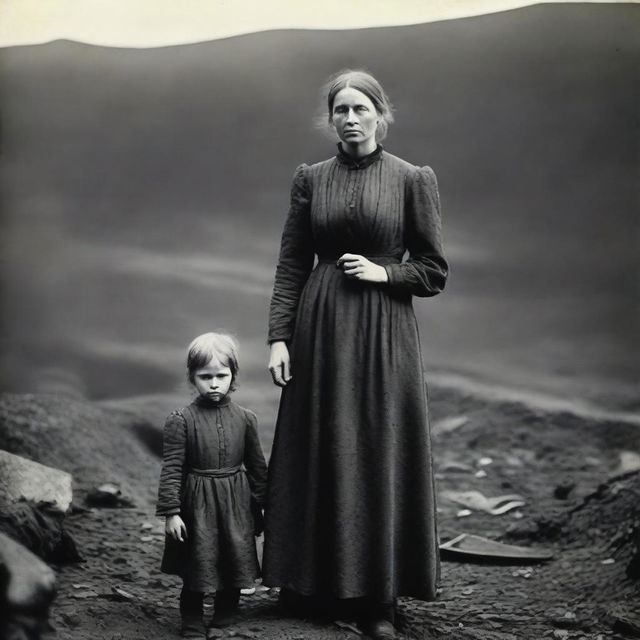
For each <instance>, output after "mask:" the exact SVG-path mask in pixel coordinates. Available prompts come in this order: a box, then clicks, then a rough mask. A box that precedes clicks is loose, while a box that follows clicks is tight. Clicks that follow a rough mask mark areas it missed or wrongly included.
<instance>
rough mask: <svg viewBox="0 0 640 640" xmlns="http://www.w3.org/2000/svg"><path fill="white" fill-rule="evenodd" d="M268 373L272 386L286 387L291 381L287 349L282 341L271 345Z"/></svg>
mask: <svg viewBox="0 0 640 640" xmlns="http://www.w3.org/2000/svg"><path fill="white" fill-rule="evenodd" d="M269 371H270V372H271V377H272V378H273V384H277V385H278V386H279V387H286V386H287V383H288V382H289V381H290V380H291V378H292V376H291V363H290V360H289V349H288V348H287V343H286V342H284V340H278V341H276V342H272V343H271V356H270V357H269Z"/></svg>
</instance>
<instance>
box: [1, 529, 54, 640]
mask: <svg viewBox="0 0 640 640" xmlns="http://www.w3.org/2000/svg"><path fill="white" fill-rule="evenodd" d="M55 588H56V577H55V573H54V572H53V570H52V569H51V568H50V567H49V566H47V565H46V564H45V563H44V562H42V560H40V558H38V557H37V556H35V555H34V554H33V553H31V552H30V551H29V550H28V549H27V548H26V547H24V546H23V545H21V544H20V543H19V542H16V541H15V540H12V539H11V538H10V537H9V536H7V535H4V534H3V533H0V610H2V611H3V614H4V615H3V616H2V618H0V620H2V622H0V637H2V638H13V637H15V638H22V637H24V638H34V639H35V638H39V637H40V633H41V632H43V631H44V630H45V629H46V628H47V624H48V617H49V605H50V604H51V602H52V600H53V598H54V597H55Z"/></svg>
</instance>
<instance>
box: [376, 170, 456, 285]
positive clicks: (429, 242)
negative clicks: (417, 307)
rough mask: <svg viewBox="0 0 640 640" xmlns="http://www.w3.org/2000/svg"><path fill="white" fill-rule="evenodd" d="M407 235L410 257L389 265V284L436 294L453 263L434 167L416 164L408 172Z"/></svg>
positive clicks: (387, 268)
mask: <svg viewBox="0 0 640 640" xmlns="http://www.w3.org/2000/svg"><path fill="white" fill-rule="evenodd" d="M404 237H405V246H406V248H407V250H408V251H409V258H408V259H407V260H406V261H405V262H402V263H400V264H391V265H387V266H385V269H386V271H387V275H388V277H389V283H388V284H389V287H390V288H391V289H392V290H395V291H397V292H399V293H406V294H411V295H414V296H420V297H428V296H435V295H436V294H438V293H440V292H441V291H442V290H443V289H444V285H445V282H446V279H447V274H448V271H449V266H448V264H447V261H446V259H445V257H444V255H443V252H442V236H441V220H440V197H439V195H438V183H437V181H436V175H435V173H434V172H433V170H432V169H431V168H430V167H422V168H419V167H416V168H415V171H414V172H413V173H412V174H410V175H408V176H407V182H406V185H405V230H404Z"/></svg>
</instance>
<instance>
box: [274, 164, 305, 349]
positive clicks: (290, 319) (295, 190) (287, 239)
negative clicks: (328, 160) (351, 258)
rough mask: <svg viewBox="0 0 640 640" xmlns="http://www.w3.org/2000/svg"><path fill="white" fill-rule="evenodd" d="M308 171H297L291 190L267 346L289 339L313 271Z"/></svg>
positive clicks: (303, 168)
mask: <svg viewBox="0 0 640 640" xmlns="http://www.w3.org/2000/svg"><path fill="white" fill-rule="evenodd" d="M307 170H308V167H307V165H305V164H301V165H300V166H299V167H298V168H297V169H296V172H295V175H294V178H293V185H292V187H291V204H290V207H289V214H288V216H287V220H286V222H285V225H284V231H283V232H282V240H281V242H280V257H279V259H278V266H277V267H276V277H275V283H274V286H273V295H272V296H271V307H270V310H269V342H275V341H276V340H285V341H289V340H290V339H291V336H292V335H293V328H294V324H295V318H296V311H297V309H298V301H299V299H300V294H301V292H302V288H303V287H304V285H305V283H306V282H307V278H308V277H309V273H310V272H311V269H312V267H313V259H314V249H313V239H312V233H311V220H310V216H309V213H310V208H311V189H310V187H309V183H308V179H307V176H306V173H307Z"/></svg>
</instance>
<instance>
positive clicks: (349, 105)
mask: <svg viewBox="0 0 640 640" xmlns="http://www.w3.org/2000/svg"><path fill="white" fill-rule="evenodd" d="M379 120H380V115H379V114H378V112H377V111H376V108H375V105H374V104H373V102H371V100H370V99H369V98H368V97H367V96H366V95H365V94H364V93H362V91H358V90H357V89H353V88H351V87H345V88H344V89H342V90H341V91H338V93H337V94H336V97H335V98H334V100H333V110H332V112H331V122H332V124H333V126H334V127H335V129H336V133H337V134H338V137H339V138H340V140H342V142H344V143H345V144H347V145H351V146H356V145H357V146H372V145H373V146H374V148H375V140H376V131H377V129H378V122H379Z"/></svg>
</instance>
